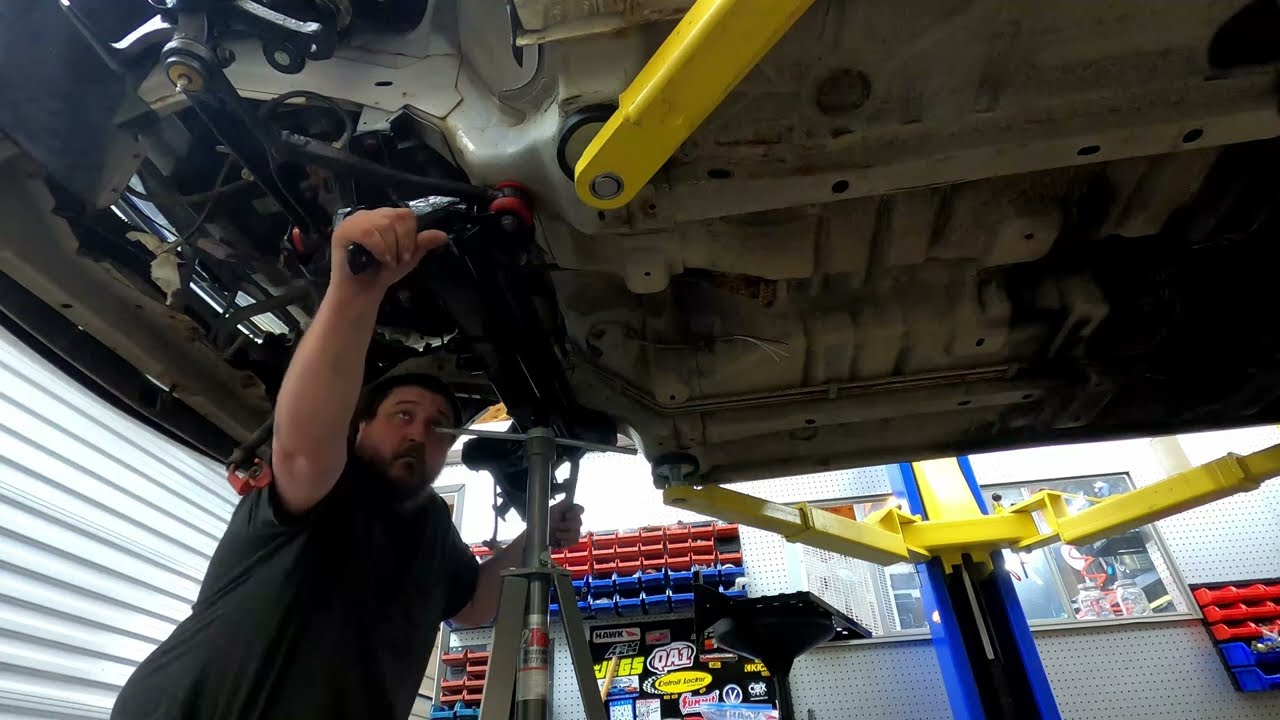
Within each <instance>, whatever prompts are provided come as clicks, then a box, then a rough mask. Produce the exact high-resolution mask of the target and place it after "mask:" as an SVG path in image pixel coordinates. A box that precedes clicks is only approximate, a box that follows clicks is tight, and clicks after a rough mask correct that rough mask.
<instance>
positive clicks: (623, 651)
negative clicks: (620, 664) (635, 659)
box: [604, 640, 640, 658]
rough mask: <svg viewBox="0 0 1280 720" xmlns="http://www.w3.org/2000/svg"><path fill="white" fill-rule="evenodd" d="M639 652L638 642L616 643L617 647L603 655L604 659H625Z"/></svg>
mask: <svg viewBox="0 0 1280 720" xmlns="http://www.w3.org/2000/svg"><path fill="white" fill-rule="evenodd" d="M639 652H640V641H639V640H637V641H636V642H629V643H618V644H617V645H614V646H613V647H611V648H609V652H607V653H605V654H604V656H605V657H606V658H615V657H627V656H629V655H636V654H638V653H639Z"/></svg>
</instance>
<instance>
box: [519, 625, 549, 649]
mask: <svg viewBox="0 0 1280 720" xmlns="http://www.w3.org/2000/svg"><path fill="white" fill-rule="evenodd" d="M521 642H522V644H523V645H524V646H525V647H526V648H544V647H547V646H548V645H550V644H551V637H550V636H549V635H547V631H546V630H543V629H542V628H528V629H526V630H525V631H524V638H523V640H522V641H521Z"/></svg>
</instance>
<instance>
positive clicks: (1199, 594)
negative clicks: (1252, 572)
mask: <svg viewBox="0 0 1280 720" xmlns="http://www.w3.org/2000/svg"><path fill="white" fill-rule="evenodd" d="M1193 595H1194V596H1195V599H1196V603H1198V604H1199V605H1200V607H1208V606H1210V605H1231V604H1234V603H1245V602H1258V601H1261V600H1268V599H1277V600H1280V583H1276V584H1274V585H1262V584H1257V585H1246V586H1242V587H1236V586H1234V585H1228V586H1226V587H1221V588H1213V589H1210V588H1200V589H1199V590H1196V591H1195V592H1194V593H1193Z"/></svg>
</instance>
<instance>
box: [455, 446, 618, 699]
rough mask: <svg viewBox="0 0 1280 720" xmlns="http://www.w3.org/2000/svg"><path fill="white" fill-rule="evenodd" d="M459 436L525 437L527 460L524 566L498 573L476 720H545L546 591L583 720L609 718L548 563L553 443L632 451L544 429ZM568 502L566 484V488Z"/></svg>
mask: <svg viewBox="0 0 1280 720" xmlns="http://www.w3.org/2000/svg"><path fill="white" fill-rule="evenodd" d="M457 433H458V434H459V435H463V434H465V435H476V436H480V437H493V438H497V439H501V440H523V441H524V443H525V458H526V461H527V463H528V465H527V467H528V492H527V494H526V497H525V546H524V558H523V562H522V566H521V567H519V568H515V569H512V570H507V571H505V572H504V573H503V579H502V591H501V593H502V594H501V595H500V596H499V600H498V615H497V619H496V622H495V623H494V628H493V643H492V647H491V648H490V655H489V675H488V681H487V682H486V687H485V691H484V700H482V701H481V703H480V720H510V718H511V717H512V709H513V707H514V710H515V717H516V718H517V720H548V719H549V718H550V691H551V636H550V618H549V615H550V591H551V590H552V589H553V588H554V589H555V592H556V598H557V599H558V601H559V603H560V617H561V621H562V623H563V625H564V634H565V638H566V640H567V641H568V643H569V656H570V658H571V659H572V662H573V671H574V675H575V676H576V677H577V680H578V691H579V693H580V694H581V695H582V705H583V710H584V711H585V713H586V718H587V720H607V717H608V716H607V714H606V713H605V708H604V703H603V702H602V701H601V699H600V689H599V688H598V687H597V686H596V681H595V673H594V671H593V669H592V666H593V664H592V662H591V649H590V647H589V646H588V645H587V631H586V626H585V625H584V624H583V620H582V613H581V612H579V610H578V602H577V598H576V597H575V596H574V592H573V583H572V582H571V581H570V578H569V572H568V571H567V570H565V569H563V568H559V567H556V566H555V565H553V564H552V563H551V556H550V552H549V547H548V545H549V543H548V531H549V526H550V507H551V484H552V472H553V466H554V464H555V460H556V445H557V444H561V445H571V446H574V447H584V448H588V449H590V450H597V451H603V452H617V453H624V454H635V452H636V451H635V450H632V449H630V448H619V447H615V446H611V445H600V444H596V443H587V442H582V441H578V440H569V439H565V438H558V437H556V436H555V433H554V432H553V431H552V430H550V429H549V428H533V429H532V430H529V431H528V432H527V433H525V434H524V435H512V434H509V433H496V432H485V431H478V430H460V431H457ZM567 492H568V493H569V495H570V500H572V492H573V486H572V481H571V482H570V484H569V487H568V488H567Z"/></svg>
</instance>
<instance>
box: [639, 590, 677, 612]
mask: <svg viewBox="0 0 1280 720" xmlns="http://www.w3.org/2000/svg"><path fill="white" fill-rule="evenodd" d="M642 597H643V598H644V611H645V612H646V613H647V614H649V615H662V614H664V613H669V612H671V593H669V592H667V591H665V590H664V591H662V592H658V593H644V595H643V596H642Z"/></svg>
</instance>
